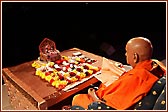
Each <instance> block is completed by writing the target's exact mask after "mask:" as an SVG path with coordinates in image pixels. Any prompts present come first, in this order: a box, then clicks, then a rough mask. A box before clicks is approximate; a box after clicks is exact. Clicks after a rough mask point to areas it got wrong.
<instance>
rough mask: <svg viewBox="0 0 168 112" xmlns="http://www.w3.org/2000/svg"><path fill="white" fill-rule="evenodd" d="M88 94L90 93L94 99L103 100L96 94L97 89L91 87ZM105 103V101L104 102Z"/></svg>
mask: <svg viewBox="0 0 168 112" xmlns="http://www.w3.org/2000/svg"><path fill="white" fill-rule="evenodd" d="M88 95H90V96H91V97H92V99H93V101H100V102H103V101H102V100H100V99H99V97H98V96H97V95H96V92H95V89H93V88H89V89H88ZM103 103H105V102H103Z"/></svg>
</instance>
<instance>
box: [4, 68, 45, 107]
mask: <svg viewBox="0 0 168 112" xmlns="http://www.w3.org/2000/svg"><path fill="white" fill-rule="evenodd" d="M2 75H4V76H7V77H9V78H10V79H12V80H13V81H14V82H15V84H17V85H18V86H20V87H21V88H22V89H23V90H24V91H25V92H27V94H29V95H30V96H32V98H33V99H34V100H35V101H37V103H38V104H37V108H38V109H40V110H41V109H42V110H43V109H44V110H46V109H47V103H46V101H45V100H44V99H43V98H41V97H40V96H39V95H38V94H36V92H35V91H33V90H32V89H31V88H30V87H28V86H27V85H26V84H25V83H23V82H22V81H21V80H19V79H18V78H17V77H16V76H15V75H13V74H12V72H10V70H9V69H8V68H3V70H2ZM16 82H17V83H16Z"/></svg>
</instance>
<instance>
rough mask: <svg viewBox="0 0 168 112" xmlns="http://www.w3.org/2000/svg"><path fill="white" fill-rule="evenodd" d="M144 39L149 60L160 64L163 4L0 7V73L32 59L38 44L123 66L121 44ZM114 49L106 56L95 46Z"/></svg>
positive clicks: (163, 41) (163, 45) (9, 4)
mask: <svg viewBox="0 0 168 112" xmlns="http://www.w3.org/2000/svg"><path fill="white" fill-rule="evenodd" d="M136 36H143V37H146V38H149V39H150V40H151V42H152V43H153V46H154V54H153V58H156V59H159V60H163V59H165V58H166V2H118V3H117V2H88V3H86V2H62V3H61V2H37V3H36V2H3V3H2V67H9V66H14V65H17V64H20V63H23V62H26V61H31V60H33V59H37V57H38V56H39V51H38V46H39V44H40V42H41V41H42V40H43V38H45V37H48V38H50V39H51V40H53V41H55V42H56V47H57V49H58V50H60V51H63V50H66V49H69V48H73V47H78V48H80V49H83V50H86V51H89V52H92V53H95V54H98V55H101V56H105V57H107V58H111V59H113V60H116V61H120V62H122V63H124V64H126V61H125V44H126V42H127V41H128V40H129V39H130V38H133V37H136ZM103 42H104V43H107V44H110V45H112V46H113V47H114V48H115V50H116V51H115V52H114V53H113V54H112V55H107V53H106V52H104V51H103V50H102V49H101V48H100V46H101V45H102V43H103Z"/></svg>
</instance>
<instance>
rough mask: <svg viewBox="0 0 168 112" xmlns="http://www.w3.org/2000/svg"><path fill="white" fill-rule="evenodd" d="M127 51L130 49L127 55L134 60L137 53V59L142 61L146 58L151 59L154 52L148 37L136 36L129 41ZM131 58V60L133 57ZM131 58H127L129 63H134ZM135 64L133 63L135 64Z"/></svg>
mask: <svg viewBox="0 0 168 112" xmlns="http://www.w3.org/2000/svg"><path fill="white" fill-rule="evenodd" d="M126 51H128V52H126V53H127V55H129V56H130V57H132V60H133V59H134V58H135V55H136V56H137V60H136V61H137V62H141V61H144V60H149V59H151V57H152V52H153V46H152V44H151V42H150V40H148V39H147V38H144V37H135V38H132V39H130V40H129V41H128V42H127V45H126ZM127 59H128V58H127ZM129 60H131V58H130V59H129ZM129 60H127V63H128V64H132V63H130V61H129ZM134 65H135V64H133V66H134Z"/></svg>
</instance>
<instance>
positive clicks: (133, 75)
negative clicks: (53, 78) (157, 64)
mask: <svg viewBox="0 0 168 112" xmlns="http://www.w3.org/2000/svg"><path fill="white" fill-rule="evenodd" d="M151 69H152V60H146V61H143V62H141V63H139V64H137V65H136V66H135V68H134V69H132V70H130V71H129V72H126V73H124V74H123V75H122V76H121V77H120V78H119V79H118V80H116V81H115V82H114V83H112V84H111V85H109V86H108V87H106V86H105V85H103V84H101V85H100V87H99V89H98V90H97V91H96V94H97V96H98V97H99V98H100V99H101V100H102V99H103V100H105V102H106V105H109V106H111V107H113V108H115V109H118V110H124V109H127V108H129V107H130V106H132V105H133V104H135V103H136V102H138V101H139V100H140V99H142V97H144V96H145V95H146V94H147V93H148V91H149V90H150V89H151V87H152V86H153V84H154V83H155V82H156V81H157V80H158V77H156V76H155V75H153V74H151V73H150V72H149V71H150V70H151ZM92 102H93V99H92V98H90V97H89V95H88V94H82V95H81V94H78V95H76V96H75V97H74V98H73V101H72V105H78V106H82V107H84V108H86V109H87V107H88V105H89V104H90V103H92Z"/></svg>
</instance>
